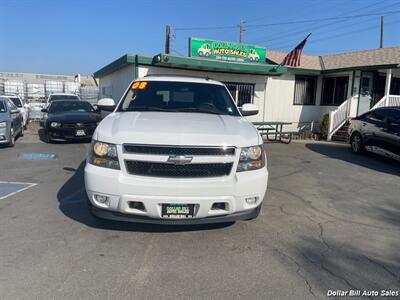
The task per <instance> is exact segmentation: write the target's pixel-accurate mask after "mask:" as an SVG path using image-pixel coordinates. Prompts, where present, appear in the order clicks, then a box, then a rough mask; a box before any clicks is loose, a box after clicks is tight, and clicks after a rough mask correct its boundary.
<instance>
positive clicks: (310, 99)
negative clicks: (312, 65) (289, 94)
mask: <svg viewBox="0 0 400 300" xmlns="http://www.w3.org/2000/svg"><path fill="white" fill-rule="evenodd" d="M316 91H317V78H316V77H313V76H298V75H296V80H295V85H294V100H293V103H294V104H295V105H315V94H316Z"/></svg>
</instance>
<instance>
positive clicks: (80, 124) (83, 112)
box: [41, 100, 101, 142]
mask: <svg viewBox="0 0 400 300" xmlns="http://www.w3.org/2000/svg"><path fill="white" fill-rule="evenodd" d="M42 112H44V113H45V115H44V118H43V121H42V122H41V125H42V127H44V139H45V140H46V142H51V141H66V140H90V139H91V138H92V135H93V133H94V130H95V129H96V126H97V124H98V123H99V122H100V120H101V117H100V114H99V112H98V111H97V110H95V109H94V108H93V106H92V105H91V104H90V103H89V102H86V101H76V100H59V101H54V102H52V103H51V104H50V106H49V107H48V108H46V109H43V110H42Z"/></svg>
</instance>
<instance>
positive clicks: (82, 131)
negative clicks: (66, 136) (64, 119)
mask: <svg viewBox="0 0 400 300" xmlns="http://www.w3.org/2000/svg"><path fill="white" fill-rule="evenodd" d="M75 135H76V136H85V135H86V132H85V130H82V129H80V130H77V131H76V132H75Z"/></svg>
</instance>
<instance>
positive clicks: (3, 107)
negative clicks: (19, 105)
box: [0, 100, 7, 113]
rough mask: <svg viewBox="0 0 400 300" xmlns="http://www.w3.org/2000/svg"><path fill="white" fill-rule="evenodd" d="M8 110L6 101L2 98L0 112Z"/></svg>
mask: <svg viewBox="0 0 400 300" xmlns="http://www.w3.org/2000/svg"><path fill="white" fill-rule="evenodd" d="M6 111H7V108H6V105H5V104H4V101H1V100H0V113H2V112H6Z"/></svg>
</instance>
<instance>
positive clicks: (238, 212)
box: [85, 76, 268, 224]
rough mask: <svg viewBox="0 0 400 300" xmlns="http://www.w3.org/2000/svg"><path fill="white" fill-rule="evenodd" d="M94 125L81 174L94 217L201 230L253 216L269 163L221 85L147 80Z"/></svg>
mask: <svg viewBox="0 0 400 300" xmlns="http://www.w3.org/2000/svg"><path fill="white" fill-rule="evenodd" d="M98 106H99V108H100V109H101V110H106V111H113V112H112V113H111V114H109V115H108V116H107V117H106V118H105V119H104V120H103V121H101V123H100V124H99V125H98V127H97V129H96V131H95V133H94V135H93V141H92V144H91V149H90V153H89V155H88V158H87V163H86V167H85V185H86V192H87V195H88V198H89V201H88V204H89V207H90V209H91V211H92V213H93V214H95V215H96V216H98V217H101V218H106V219H113V220H121V221H133V222H145V223H163V224H188V223H190V224H197V223H215V222H229V221H234V220H249V219H253V218H255V217H257V216H258V214H259V212H260V208H261V203H262V201H263V199H264V196H265V192H266V189H267V181H268V171H267V167H266V166H267V158H266V154H265V151H264V148H263V140H262V138H261V136H260V134H259V133H258V131H257V129H256V128H255V127H254V126H253V125H252V124H251V123H250V122H249V121H247V120H246V119H244V118H243V116H247V115H254V114H257V113H258V109H257V107H256V106H255V105H253V104H245V105H243V107H242V108H241V109H240V110H239V109H238V108H237V107H236V106H235V103H234V101H233V99H232V97H231V96H230V94H229V92H228V90H227V88H226V87H225V85H224V84H222V83H220V82H218V81H214V80H209V79H197V78H187V77H170V76H149V77H144V78H141V79H137V80H135V81H134V82H132V84H131V85H130V86H129V87H128V89H127V90H126V92H125V94H124V95H123V96H122V98H121V100H120V101H119V103H118V104H116V103H114V101H113V100H112V99H110V98H108V99H101V100H100V101H99V102H98Z"/></svg>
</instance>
